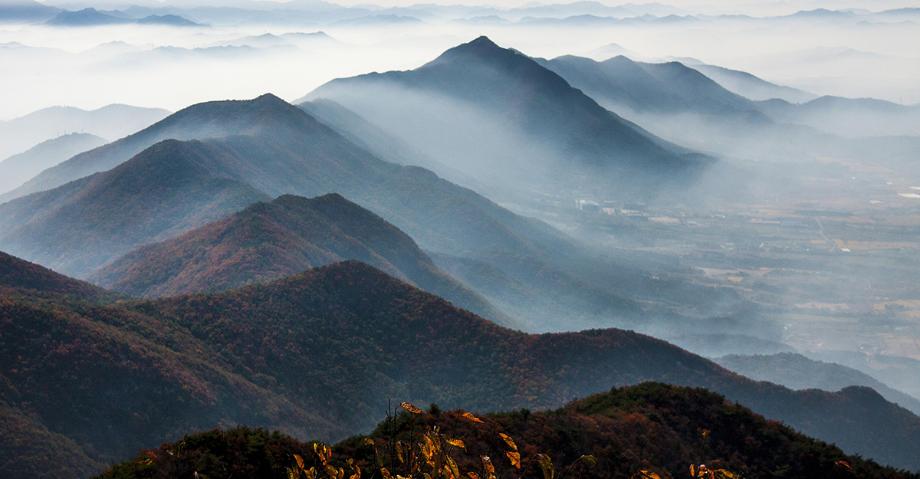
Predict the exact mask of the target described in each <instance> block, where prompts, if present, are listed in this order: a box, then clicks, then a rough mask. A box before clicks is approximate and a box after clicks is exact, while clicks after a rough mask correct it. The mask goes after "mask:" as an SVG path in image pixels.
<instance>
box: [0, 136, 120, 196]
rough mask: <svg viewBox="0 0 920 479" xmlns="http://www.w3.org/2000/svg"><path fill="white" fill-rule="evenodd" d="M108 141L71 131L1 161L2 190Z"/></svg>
mask: <svg viewBox="0 0 920 479" xmlns="http://www.w3.org/2000/svg"><path fill="white" fill-rule="evenodd" d="M104 143H105V140H104V139H102V138H100V137H98V136H96V135H91V134H89V133H69V134H66V135H63V136H59V137H57V138H53V139H50V140H47V141H43V142H41V143H39V144H37V145H35V146H33V147H32V148H29V149H28V150H26V151H24V152H22V153H19V154H16V155H13V156H11V157H9V158H7V159H5V160H3V161H0V193H5V192H7V191H9V190H12V189H13V188H15V187H17V186H19V185H21V184H23V183H25V182H26V180H28V179H30V178H32V177H33V176H35V175H37V174H39V173H41V172H42V170H44V169H46V168H51V167H52V166H55V165H57V164H59V163H61V162H63V161H64V160H67V159H68V158H70V157H72V156H74V155H76V154H77V153H81V152H84V151H86V150H90V149H93V148H96V147H97V146H100V145H102V144H104Z"/></svg>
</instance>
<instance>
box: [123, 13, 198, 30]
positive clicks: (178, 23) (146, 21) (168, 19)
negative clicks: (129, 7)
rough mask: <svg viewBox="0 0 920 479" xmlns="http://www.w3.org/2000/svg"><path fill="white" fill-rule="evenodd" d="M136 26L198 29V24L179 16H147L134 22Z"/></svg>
mask: <svg viewBox="0 0 920 479" xmlns="http://www.w3.org/2000/svg"><path fill="white" fill-rule="evenodd" d="M134 23H136V24H138V25H166V26H171V27H200V26H202V25H201V24H200V23H196V22H193V21H191V20H189V19H187V18H184V17H180V16H179V15H148V16H146V17H142V18H138V19H137V20H135V21H134Z"/></svg>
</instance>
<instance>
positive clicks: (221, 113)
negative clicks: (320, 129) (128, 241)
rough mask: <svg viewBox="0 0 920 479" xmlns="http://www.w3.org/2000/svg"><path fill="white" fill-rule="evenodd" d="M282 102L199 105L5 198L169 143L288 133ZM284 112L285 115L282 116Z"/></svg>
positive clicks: (53, 171) (107, 166) (63, 165)
mask: <svg viewBox="0 0 920 479" xmlns="http://www.w3.org/2000/svg"><path fill="white" fill-rule="evenodd" d="M277 101H282V100H280V99H278V98H277V97H269V96H262V97H259V98H257V99H255V100H251V101H214V102H206V103H199V104H197V105H193V106H190V107H188V108H185V109H183V110H181V111H179V112H177V113H174V114H172V115H169V116H168V117H166V118H164V119H162V120H160V121H158V122H156V123H154V124H153V125H150V126H148V127H147V128H144V129H143V130H141V131H138V132H136V133H134V134H131V135H129V136H126V137H125V138H122V139H120V140H118V141H115V142H113V143H110V144H107V145H104V146H101V147H99V148H96V149H94V150H91V151H88V152H86V153H83V154H80V155H77V156H75V157H73V158H71V159H69V160H67V161H65V162H63V163H61V164H60V165H57V166H56V167H54V168H50V169H48V170H46V171H44V172H42V173H41V174H40V175H38V176H37V177H35V178H33V179H32V180H31V181H29V182H28V183H26V184H25V185H23V186H22V187H20V188H17V189H16V190H14V191H12V192H11V193H10V194H8V195H7V196H6V199H10V198H11V197H12V198H15V197H19V196H23V195H26V194H29V193H34V192H37V191H43V190H48V189H51V188H54V187H57V186H60V185H63V184H65V183H68V182H70V181H73V180H77V179H80V178H83V177H85V176H88V175H91V174H93V173H97V172H100V171H106V170H109V169H111V168H114V167H115V166H118V165H119V164H121V163H123V162H125V161H127V160H128V159H130V158H131V157H132V156H134V155H136V154H138V153H140V152H141V151H143V150H144V149H146V148H147V147H149V146H151V145H153V144H154V143H157V142H159V141H162V140H166V139H178V140H189V139H206V138H216V137H225V136H229V135H254V134H259V133H266V132H270V131H273V130H275V129H279V131H282V130H287V131H290V128H289V127H288V126H287V124H286V123H287V120H288V119H289V118H290V116H289V115H288V116H285V114H284V113H285V112H284V110H277V109H276V108H274V107H275V106H276V105H277ZM278 113H280V115H279V114H278Z"/></svg>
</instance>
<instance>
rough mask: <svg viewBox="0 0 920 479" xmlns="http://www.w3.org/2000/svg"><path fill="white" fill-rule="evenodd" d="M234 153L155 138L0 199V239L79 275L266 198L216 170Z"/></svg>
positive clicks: (30, 256)
mask: <svg viewBox="0 0 920 479" xmlns="http://www.w3.org/2000/svg"><path fill="white" fill-rule="evenodd" d="M234 159H237V157H235V156H232V155H231V154H229V153H227V152H226V150H223V149H221V148H220V147H219V146H216V145H210V144H205V143H201V142H178V141H174V140H170V141H164V142H162V143H158V144H157V145H154V146H152V147H150V148H149V149H147V150H145V151H144V152H143V153H141V154H139V155H137V156H136V157H134V158H133V159H132V160H131V161H129V162H127V163H124V164H122V165H119V166H118V167H117V168H114V169H112V170H110V171H108V172H105V173H99V174H96V175H93V176H90V177H87V178H84V179H81V180H78V181H75V182H72V183H69V184H67V185H64V186H62V187H58V188H55V189H53V190H49V191H43V192H41V193H36V194H33V195H30V196H26V197H24V198H20V199H17V200H13V201H11V202H9V203H6V204H4V205H0V211H3V214H2V215H0V216H2V218H0V225H2V226H3V228H2V230H3V233H0V244H2V245H3V246H2V247H3V248H4V249H5V250H7V251H9V252H11V253H13V254H15V255H17V256H21V257H24V258H28V259H30V260H35V261H38V262H40V263H42V264H44V265H48V266H50V267H52V268H54V269H56V270H58V271H61V272H63V273H67V274H71V275H75V276H81V275H85V274H86V273H88V272H90V271H93V270H95V269H96V268H98V267H99V266H100V265H102V264H103V263H105V262H106V261H108V260H110V259H114V258H115V257H117V256H119V255H121V254H124V253H126V252H128V251H130V250H131V249H133V248H134V247H136V246H137V245H139V244H142V243H147V242H150V241H155V240H158V239H165V238H168V237H170V236H174V235H176V234H178V233H181V232H183V231H185V230H188V229H190V228H193V227H196V226H199V225H201V224H204V223H207V222H209V221H214V220H216V219H218V218H221V217H223V216H225V215H227V214H229V213H232V212H234V211H238V210H240V209H242V208H244V207H246V206H248V205H249V204H251V203H254V202H256V201H260V200H263V199H266V197H265V196H263V195H262V194H261V193H260V192H258V191H257V190H255V189H253V188H252V187H250V186H248V185H246V184H244V183H241V182H239V181H235V180H234V179H233V178H232V177H230V176H229V175H227V174H224V173H223V172H222V171H221V164H222V162H227V161H232V160H234ZM61 231H66V232H67V234H66V235H61V234H58V233H59V232H61ZM88 245H92V247H88Z"/></svg>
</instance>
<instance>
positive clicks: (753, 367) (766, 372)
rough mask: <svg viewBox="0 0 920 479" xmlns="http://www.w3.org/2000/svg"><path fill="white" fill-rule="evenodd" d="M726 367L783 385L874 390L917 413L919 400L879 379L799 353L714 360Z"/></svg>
mask: <svg viewBox="0 0 920 479" xmlns="http://www.w3.org/2000/svg"><path fill="white" fill-rule="evenodd" d="M715 361H716V362H717V363H719V364H721V365H722V366H723V367H725V368H726V369H730V370H732V371H735V372H736V373H738V374H743V375H745V376H747V377H749V378H752V379H757V380H760V381H770V382H771V383H776V384H782V385H783V386H786V387H789V388H792V389H823V390H825V391H838V390H840V389H843V388H846V387H849V386H865V387H869V388H872V389H874V390H875V391H877V392H878V393H879V394H881V395H882V396H884V397H885V399H887V400H889V401H891V402H893V403H895V404H899V405H900V406H901V407H903V408H905V409H908V410H910V411H912V412H913V413H914V414H920V400H918V399H917V398H915V397H913V396H911V395H909V394H905V393H903V392H901V391H898V390H896V389H893V388H891V387H889V386H888V385H886V384H884V383H882V382H881V381H879V380H877V379H875V378H873V377H872V376H870V375H868V374H865V373H863V372H861V371H858V370H856V369H853V368H849V367H846V366H843V365H840V364H835V363H828V362H823V361H815V360H812V359H808V358H806V357H805V356H802V355H801V354H795V353H780V354H765V355H752V356H743V355H729V356H723V357H721V358H717V359H715Z"/></svg>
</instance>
